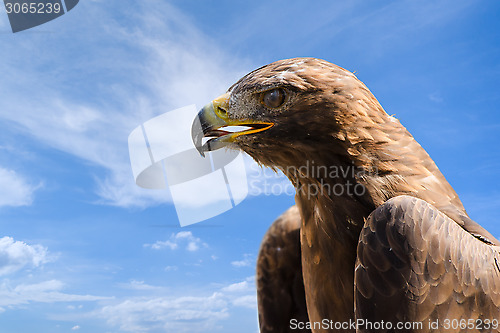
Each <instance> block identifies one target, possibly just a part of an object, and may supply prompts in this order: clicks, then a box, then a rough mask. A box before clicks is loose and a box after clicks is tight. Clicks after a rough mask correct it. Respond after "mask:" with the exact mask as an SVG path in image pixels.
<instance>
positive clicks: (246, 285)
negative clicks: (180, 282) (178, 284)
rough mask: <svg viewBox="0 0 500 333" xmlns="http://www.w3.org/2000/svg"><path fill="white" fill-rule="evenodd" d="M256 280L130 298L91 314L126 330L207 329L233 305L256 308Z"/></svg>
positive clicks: (216, 325) (204, 330) (213, 327)
mask: <svg viewBox="0 0 500 333" xmlns="http://www.w3.org/2000/svg"><path fill="white" fill-rule="evenodd" d="M256 304H257V301H256V295H255V280H254V278H253V277H249V278H247V279H245V280H244V281H241V282H236V283H233V284H229V285H227V286H224V287H222V288H219V289H218V290H215V291H213V292H211V293H205V295H197V296H191V295H189V296H186V295H185V296H179V297H174V296H168V295H165V296H158V295H156V296H153V297H140V298H130V299H126V300H123V301H121V302H119V303H116V304H111V305H106V306H104V307H102V308H101V309H100V310H98V311H96V312H94V313H93V314H92V315H93V316H96V317H100V318H105V319H106V321H107V323H108V324H109V325H110V326H113V327H118V328H119V329H120V330H123V331H126V332H149V331H154V332H155V331H167V332H171V331H172V332H173V331H175V332H206V331H210V330H213V329H216V328H217V327H219V325H221V324H222V322H223V320H224V319H226V318H228V317H229V316H230V315H231V312H232V311H233V310H234V308H235V307H241V308H247V309H252V310H255V309H256Z"/></svg>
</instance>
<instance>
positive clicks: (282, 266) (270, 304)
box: [192, 58, 500, 333]
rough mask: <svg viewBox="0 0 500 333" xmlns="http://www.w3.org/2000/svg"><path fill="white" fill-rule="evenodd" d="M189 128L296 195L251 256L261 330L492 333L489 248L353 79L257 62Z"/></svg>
mask: <svg viewBox="0 0 500 333" xmlns="http://www.w3.org/2000/svg"><path fill="white" fill-rule="evenodd" d="M192 136H193V141H194V144H195V146H196V147H197V148H198V150H199V151H200V153H201V154H202V155H203V154H204V153H205V152H207V151H213V150H216V149H220V148H223V147H225V148H226V149H239V150H241V151H243V152H245V153H247V154H248V155H250V156H251V157H252V158H253V159H254V160H255V161H256V162H257V163H259V164H260V165H262V166H265V167H270V168H272V169H274V170H276V171H278V170H279V171H282V172H283V173H284V175H286V177H288V178H289V180H290V181H291V182H292V184H293V185H294V187H295V189H296V196H295V202H296V206H294V207H292V208H290V209H289V210H288V211H287V212H285V213H284V214H283V215H282V216H281V217H280V218H278V219H277V220H276V221H275V222H274V223H273V224H272V225H271V227H270V229H269V230H268V231H267V233H266V235H265V237H264V239H263V242H262V245H261V248H260V252H259V257H258V260H257V290H258V293H257V294H258V310H259V322H260V330H261V332H300V331H302V332H315V333H317V332H403V331H404V332H417V331H418V332H500V323H499V319H500V242H499V241H498V240H497V239H495V237H493V236H492V235H491V234H490V233H489V232H488V231H486V230H485V229H484V228H482V227H481V226H480V225H479V224H477V223H476V222H474V221H473V220H471V218H470V217H469V216H468V215H467V212H466V211H465V208H464V206H463V205H462V202H461V201H460V199H459V197H458V195H457V193H456V192H455V191H454V190H453V188H452V187H451V186H450V184H449V183H448V182H447V181H446V179H445V178H444V176H443V175H442V173H441V172H440V171H439V169H438V167H437V166H436V164H435V163H434V162H433V160H432V159H431V158H430V157H429V155H428V154H427V152H426V151H425V150H424V149H423V148H422V147H421V146H420V145H419V143H418V142H417V141H416V140H415V139H414V138H413V136H412V135H411V134H410V133H409V132H408V130H407V129H406V128H405V127H404V126H403V125H401V123H400V121H399V120H398V119H396V118H395V117H393V116H390V115H388V114H387V113H386V112H385V111H384V109H383V108H382V106H381V105H380V103H379V102H378V101H377V99H376V98H375V97H374V96H373V94H372V93H371V92H370V91H369V90H368V88H367V87H366V86H365V85H364V84H363V83H362V82H361V81H360V80H359V79H357V78H356V76H355V75H354V74H353V73H351V72H349V71H348V70H346V69H344V68H341V67H339V66H336V65H334V64H332V63H330V62H328V61H325V60H320V59H316V58H293V59H286V60H280V61H276V62H273V63H271V64H268V65H266V66H263V67H260V68H258V69H256V70H254V71H252V72H250V73H248V74H247V75H245V76H244V77H243V78H241V79H240V80H239V81H237V82H236V83H235V84H233V85H232V86H231V87H230V88H229V89H228V91H227V92H226V93H225V94H223V95H222V96H220V97H218V98H216V99H214V100H213V101H212V102H210V103H208V104H207V105H206V106H205V107H203V108H202V109H201V111H200V112H199V114H198V115H197V117H196V118H195V120H194V122H193V127H192Z"/></svg>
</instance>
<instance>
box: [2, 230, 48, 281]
mask: <svg viewBox="0 0 500 333" xmlns="http://www.w3.org/2000/svg"><path fill="white" fill-rule="evenodd" d="M48 261H50V260H49V256H48V252H47V248H45V247H43V246H42V245H39V244H35V245H28V244H26V243H24V242H20V241H14V239H13V238H12V237H2V238H0V275H7V274H11V273H14V272H17V271H19V270H21V269H22V268H25V267H26V268H31V267H38V266H40V265H42V264H44V263H46V262H48Z"/></svg>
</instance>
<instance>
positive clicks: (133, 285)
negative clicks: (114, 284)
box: [119, 280, 163, 291]
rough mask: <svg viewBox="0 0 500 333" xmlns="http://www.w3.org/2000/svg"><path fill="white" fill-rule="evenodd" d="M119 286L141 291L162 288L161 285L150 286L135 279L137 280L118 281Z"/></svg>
mask: <svg viewBox="0 0 500 333" xmlns="http://www.w3.org/2000/svg"><path fill="white" fill-rule="evenodd" d="M119 286H120V287H122V288H124V289H131V290H142V291H146V290H159V289H163V288H162V287H157V286H152V285H149V284H147V283H145V282H144V281H137V280H131V281H130V282H129V283H120V284H119Z"/></svg>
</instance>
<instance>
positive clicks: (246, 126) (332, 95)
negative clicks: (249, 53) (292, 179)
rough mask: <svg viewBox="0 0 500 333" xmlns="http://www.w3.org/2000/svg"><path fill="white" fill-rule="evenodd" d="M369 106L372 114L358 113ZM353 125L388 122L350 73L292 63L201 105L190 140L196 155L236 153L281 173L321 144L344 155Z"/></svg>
mask: <svg viewBox="0 0 500 333" xmlns="http://www.w3.org/2000/svg"><path fill="white" fill-rule="evenodd" d="M367 107H370V108H372V109H375V112H373V111H372V112H370V113H367V112H364V111H363V109H365V108H367ZM367 117H368V118H370V119H365V118H367ZM376 118H378V119H376ZM385 118H387V119H385ZM359 120H363V121H364V122H365V123H366V122H368V123H373V122H376V121H378V122H380V121H382V122H387V121H388V116H387V114H385V112H384V111H383V110H382V108H381V107H380V105H379V104H378V102H377V101H376V100H375V98H374V97H373V95H372V94H371V93H370V92H369V90H368V89H367V88H366V87H365V86H364V84H363V83H362V82H361V81H359V80H358V79H357V78H356V77H355V76H354V74H352V73H351V72H349V71H347V70H345V69H343V68H341V67H339V66H336V65H334V64H332V63H329V62H327V61H325V60H320V59H315V58H293V59H286V60H280V61H276V62H273V63H271V64H269V65H266V66H263V67H261V68H258V69H256V70H254V71H252V72H250V73H248V74H247V75H245V76H244V77H243V78H241V79H240V80H239V81H238V82H236V83H235V84H234V85H233V86H231V87H230V88H229V89H228V91H227V92H226V93H225V94H223V95H222V96H220V97H218V98H216V99H214V100H213V101H212V102H210V103H209V104H207V105H206V106H205V107H203V108H202V109H201V111H200V112H199V114H198V116H197V117H196V119H195V121H194V122H193V127H192V137H193V141H194V143H195V146H196V147H197V149H198V150H199V151H200V153H201V154H202V155H203V153H204V152H206V151H212V150H216V149H219V148H222V147H226V148H236V149H241V150H243V151H244V152H246V153H247V154H249V155H250V156H252V157H253V158H254V159H255V160H256V161H257V162H259V163H260V164H262V165H266V166H271V167H278V168H282V167H284V166H288V165H290V164H291V163H292V161H293V162H294V163H300V162H297V161H304V160H305V159H307V158H309V159H311V156H312V155H314V154H312V152H318V151H321V149H320V148H321V146H323V145H327V146H328V149H326V150H324V151H328V152H329V153H332V152H333V153H336V154H339V155H342V154H343V152H346V151H347V149H348V146H349V145H350V144H353V142H352V141H353V140H352V139H355V136H357V137H359V136H360V134H356V135H353V134H352V132H356V131H359V129H356V127H359V126H361V125H360V123H359ZM349 140H350V141H349ZM348 141H349V145H347V144H346V143H347V142H348ZM354 141H355V140H354ZM354 143H355V142H354Z"/></svg>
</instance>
